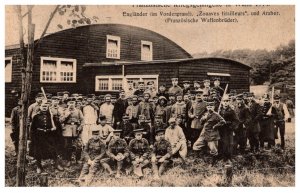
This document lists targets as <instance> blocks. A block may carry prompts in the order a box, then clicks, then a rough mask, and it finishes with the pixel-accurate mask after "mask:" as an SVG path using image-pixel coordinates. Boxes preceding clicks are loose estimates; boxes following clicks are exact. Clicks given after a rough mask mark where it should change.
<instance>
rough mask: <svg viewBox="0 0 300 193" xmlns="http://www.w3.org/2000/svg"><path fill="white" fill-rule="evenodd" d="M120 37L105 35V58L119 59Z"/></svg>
mask: <svg viewBox="0 0 300 193" xmlns="http://www.w3.org/2000/svg"><path fill="white" fill-rule="evenodd" d="M120 47H121V38H120V37H118V36H111V35H107V42H106V58H115V59H120Z"/></svg>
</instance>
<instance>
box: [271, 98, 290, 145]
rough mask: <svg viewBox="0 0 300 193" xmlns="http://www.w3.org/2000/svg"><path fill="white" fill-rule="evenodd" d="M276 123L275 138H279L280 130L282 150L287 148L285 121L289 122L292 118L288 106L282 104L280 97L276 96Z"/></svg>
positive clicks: (274, 106) (274, 105)
mask: <svg viewBox="0 0 300 193" xmlns="http://www.w3.org/2000/svg"><path fill="white" fill-rule="evenodd" d="M273 108H274V123H275V136H277V133H278V130H279V134H280V145H281V148H282V149H284V148H285V140H284V135H285V121H287V120H288V119H289V118H290V114H289V111H288V109H287V107H286V105H285V104H284V103H282V102H280V96H279V95H275V97H274V104H273Z"/></svg>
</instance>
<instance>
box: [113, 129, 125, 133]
mask: <svg viewBox="0 0 300 193" xmlns="http://www.w3.org/2000/svg"><path fill="white" fill-rule="evenodd" d="M122 131H123V130H122V129H115V130H114V131H113V132H114V133H122Z"/></svg>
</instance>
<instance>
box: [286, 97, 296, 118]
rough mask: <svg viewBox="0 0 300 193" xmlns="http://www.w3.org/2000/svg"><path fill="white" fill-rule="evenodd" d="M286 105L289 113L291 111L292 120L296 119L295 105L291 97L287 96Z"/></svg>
mask: <svg viewBox="0 0 300 193" xmlns="http://www.w3.org/2000/svg"><path fill="white" fill-rule="evenodd" d="M285 104H286V107H287V109H288V111H289V114H290V117H291V118H292V117H294V108H295V106H294V103H293V101H292V100H291V99H290V97H289V96H287V99H286V101H285Z"/></svg>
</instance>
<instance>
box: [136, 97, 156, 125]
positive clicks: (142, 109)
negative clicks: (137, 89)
mask: <svg viewBox="0 0 300 193" xmlns="http://www.w3.org/2000/svg"><path fill="white" fill-rule="evenodd" d="M149 99H150V94H149V93H147V92H145V93H144V101H142V102H140V104H139V108H138V115H143V116H144V117H145V119H146V120H147V121H149V123H150V125H151V123H152V122H153V120H154V107H153V104H152V103H150V101H149Z"/></svg>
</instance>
